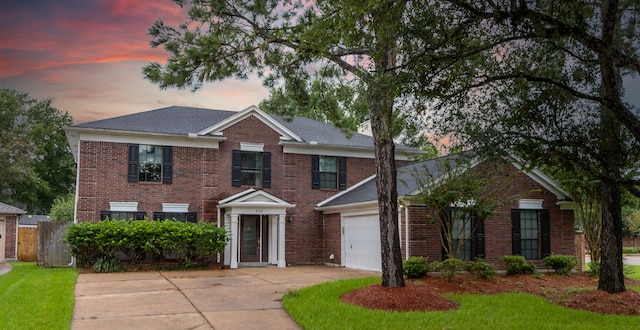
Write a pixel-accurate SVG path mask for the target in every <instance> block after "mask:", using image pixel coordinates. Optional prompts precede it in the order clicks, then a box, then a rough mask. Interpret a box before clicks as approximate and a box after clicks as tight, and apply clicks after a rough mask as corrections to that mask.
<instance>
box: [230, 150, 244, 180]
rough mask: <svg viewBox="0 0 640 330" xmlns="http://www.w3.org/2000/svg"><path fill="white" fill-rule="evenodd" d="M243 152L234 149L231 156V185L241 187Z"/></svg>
mask: <svg viewBox="0 0 640 330" xmlns="http://www.w3.org/2000/svg"><path fill="white" fill-rule="evenodd" d="M240 163H241V153H240V150H234V151H233V152H232V158H231V185H232V186H234V187H240V177H241V176H242V168H241V167H240V165H241V164H240Z"/></svg>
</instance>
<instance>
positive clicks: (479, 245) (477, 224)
mask: <svg viewBox="0 0 640 330" xmlns="http://www.w3.org/2000/svg"><path fill="white" fill-rule="evenodd" d="M471 228H475V229H476V232H475V234H474V240H473V244H474V245H475V251H474V253H473V257H474V258H482V259H486V255H485V252H484V251H485V250H484V221H482V220H480V219H478V216H477V215H475V214H474V215H473V217H472V218H471Z"/></svg>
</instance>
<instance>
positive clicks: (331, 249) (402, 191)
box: [316, 154, 576, 271]
mask: <svg viewBox="0 0 640 330" xmlns="http://www.w3.org/2000/svg"><path fill="white" fill-rule="evenodd" d="M460 158H461V156H460V155H458V154H454V155H450V156H444V157H438V158H434V159H429V160H425V161H420V162H416V163H411V164H408V165H405V166H402V167H399V168H398V187H397V190H398V198H399V203H400V205H401V206H400V210H399V214H398V219H397V223H398V226H399V228H400V230H399V231H400V240H401V250H402V254H403V257H404V258H407V257H409V256H423V257H425V258H428V260H429V261H430V262H433V261H441V260H444V259H446V258H448V255H447V252H446V250H445V249H444V247H443V243H442V242H443V240H441V237H447V236H442V235H443V234H442V230H443V227H442V226H439V225H438V221H437V220H438V219H439V218H438V217H442V215H441V214H438V213H440V212H436V211H435V210H431V209H429V208H428V207H427V206H425V203H424V199H421V197H420V196H421V193H423V192H424V190H425V188H429V189H433V188H434V187H438V186H439V185H441V184H444V182H446V180H448V177H449V176H453V175H463V174H465V175H471V176H478V175H480V174H482V175H486V174H495V175H489V176H487V177H490V178H493V181H491V184H492V185H493V186H494V187H499V186H500V187H502V189H497V188H496V189H492V190H491V191H492V196H491V197H492V198H495V199H502V200H503V202H501V203H496V208H495V210H494V211H493V213H492V214H491V215H489V216H488V217H487V218H486V219H484V221H481V222H480V223H474V220H475V219H471V221H465V222H464V223H460V226H462V227H460V226H457V225H456V224H455V223H454V226H456V228H455V231H457V233H458V234H459V235H460V236H455V237H461V238H462V241H461V242H460V250H459V253H458V255H457V256H456V257H457V258H460V259H463V260H474V259H476V258H482V259H484V260H486V261H488V262H491V263H493V264H495V265H500V262H499V260H500V258H501V257H502V256H505V255H523V256H525V258H526V259H528V260H529V261H531V262H533V263H534V264H537V265H538V266H542V263H541V259H542V258H544V257H545V256H548V255H550V254H552V253H553V254H566V255H575V253H576V251H575V243H574V240H575V230H574V214H573V207H574V202H572V201H571V197H570V196H569V194H568V193H567V192H566V191H565V190H563V189H562V188H561V187H560V186H559V185H558V184H557V183H556V182H555V181H554V180H552V179H551V178H550V177H549V176H547V175H546V174H544V173H542V172H541V171H539V170H536V169H525V168H523V167H522V165H521V164H519V163H518V162H516V161H510V160H504V159H501V160H499V161H484V162H479V161H471V162H469V163H467V162H461V161H458V160H457V159H460ZM460 164H467V165H464V169H463V168H462V165H460ZM456 167H458V168H457V169H456ZM485 191H489V189H486V190H485ZM477 198H478V199H479V198H482V196H477ZM316 210H318V211H320V212H322V215H323V217H322V220H323V228H324V238H325V240H324V251H325V252H324V260H325V262H326V263H330V264H335V265H340V266H345V267H350V268H359V269H367V270H375V271H379V270H381V253H380V223H379V216H378V201H377V195H376V184H375V176H371V177H369V178H367V179H366V180H363V181H361V182H359V183H357V184H355V185H354V186H352V187H350V188H349V189H347V190H345V191H343V192H341V193H339V194H336V195H335V196H332V197H330V198H328V199H326V200H324V201H322V202H321V203H319V204H318V205H317V206H316ZM459 227H460V228H459ZM460 233H462V234H460ZM449 237H453V236H449ZM445 240H446V239H445ZM456 246H457V245H456Z"/></svg>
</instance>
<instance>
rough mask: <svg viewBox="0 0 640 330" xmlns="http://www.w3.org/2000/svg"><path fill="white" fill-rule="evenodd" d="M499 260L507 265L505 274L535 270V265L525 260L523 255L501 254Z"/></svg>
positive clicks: (525, 272) (528, 272)
mask: <svg viewBox="0 0 640 330" xmlns="http://www.w3.org/2000/svg"><path fill="white" fill-rule="evenodd" d="M500 261H502V262H503V263H504V264H505V265H506V266H507V275H515V274H532V273H533V272H535V271H536V265H534V264H532V263H529V262H527V260H525V259H524V257H523V256H503V257H502V258H500Z"/></svg>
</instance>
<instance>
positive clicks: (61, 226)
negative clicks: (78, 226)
mask: <svg viewBox="0 0 640 330" xmlns="http://www.w3.org/2000/svg"><path fill="white" fill-rule="evenodd" d="M69 225H71V223H70V222H57V221H49V222H38V263H37V264H38V266H39V267H71V266H72V265H71V254H70V253H69V246H68V245H67V244H66V243H65V242H63V241H62V236H63V235H64V233H65V232H66V231H67V227H68V226H69Z"/></svg>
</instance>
